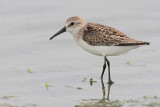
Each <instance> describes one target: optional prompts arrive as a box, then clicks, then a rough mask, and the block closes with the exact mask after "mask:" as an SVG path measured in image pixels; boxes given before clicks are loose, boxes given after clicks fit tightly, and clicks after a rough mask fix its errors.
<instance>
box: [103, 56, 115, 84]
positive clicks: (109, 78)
mask: <svg viewBox="0 0 160 107" xmlns="http://www.w3.org/2000/svg"><path fill="white" fill-rule="evenodd" d="M105 61H107V65H108V83H109V84H112V83H114V82H113V81H112V80H111V75H110V62H109V60H108V59H107V58H106V57H105Z"/></svg>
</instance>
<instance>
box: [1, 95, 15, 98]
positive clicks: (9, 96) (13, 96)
mask: <svg viewBox="0 0 160 107" xmlns="http://www.w3.org/2000/svg"><path fill="white" fill-rule="evenodd" d="M17 97H18V96H16V95H8V96H3V97H2V98H1V99H10V98H17Z"/></svg>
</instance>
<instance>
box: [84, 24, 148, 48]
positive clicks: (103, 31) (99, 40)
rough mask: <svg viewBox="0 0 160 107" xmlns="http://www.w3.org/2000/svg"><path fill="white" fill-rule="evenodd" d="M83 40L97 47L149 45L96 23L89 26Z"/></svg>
mask: <svg viewBox="0 0 160 107" xmlns="http://www.w3.org/2000/svg"><path fill="white" fill-rule="evenodd" d="M83 40H84V41H86V42H87V43H89V44H90V45H96V46H102V45H105V46H131V45H149V43H148V42H142V41H137V40H134V39H131V38H129V37H127V36H126V35H125V34H123V33H121V32H120V31H118V30H116V29H114V28H111V27H108V26H104V25H101V24H95V23H88V24H87V26H86V29H85V30H84V34H83Z"/></svg>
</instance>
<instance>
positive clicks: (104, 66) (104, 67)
mask: <svg viewBox="0 0 160 107" xmlns="http://www.w3.org/2000/svg"><path fill="white" fill-rule="evenodd" d="M105 69H106V57H104V65H103V71H102V74H101V81H103V74H104V72H105Z"/></svg>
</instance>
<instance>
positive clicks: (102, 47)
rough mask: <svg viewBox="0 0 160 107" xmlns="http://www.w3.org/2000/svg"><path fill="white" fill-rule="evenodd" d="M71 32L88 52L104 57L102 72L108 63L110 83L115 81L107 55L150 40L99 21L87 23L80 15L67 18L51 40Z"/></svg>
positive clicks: (144, 43) (138, 45) (130, 48)
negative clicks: (143, 39)
mask: <svg viewBox="0 0 160 107" xmlns="http://www.w3.org/2000/svg"><path fill="white" fill-rule="evenodd" d="M66 31H67V32H70V33H71V34H72V35H73V38H74V40H75V41H76V43H77V44H78V45H79V46H80V47H81V48H82V49H84V50H86V51H87V52H90V53H92V54H95V55H99V56H103V57H104V65H103V70H102V74H101V80H102V81H103V74H104V72H105V69H106V62H107V65H108V83H110V84H111V83H113V81H112V80H111V76H110V62H109V60H108V59H107V56H117V55H121V54H124V53H127V52H128V51H130V50H132V49H135V48H138V47H140V46H142V45H149V44H150V43H149V42H143V41H138V40H134V39H132V38H129V37H128V36H126V35H125V34H123V33H122V32H120V31H118V30H116V29H114V28H112V27H109V26H105V25H101V24H98V23H87V22H86V21H85V20H83V19H81V18H80V17H78V16H73V17H70V18H68V19H67V20H66V23H65V26H64V27H63V28H62V29H61V30H60V31H58V32H57V33H56V34H55V35H53V36H52V37H51V38H50V40H51V39H52V38H54V37H56V36H57V35H59V34H61V33H63V32H66Z"/></svg>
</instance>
